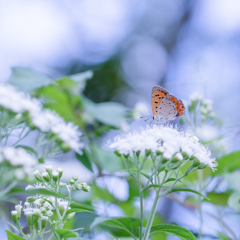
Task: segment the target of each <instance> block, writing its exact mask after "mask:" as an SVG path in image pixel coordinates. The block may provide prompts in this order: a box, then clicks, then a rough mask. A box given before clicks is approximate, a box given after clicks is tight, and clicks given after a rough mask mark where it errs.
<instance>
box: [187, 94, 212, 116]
mask: <svg viewBox="0 0 240 240" xmlns="http://www.w3.org/2000/svg"><path fill="white" fill-rule="evenodd" d="M189 99H190V101H191V103H190V105H191V104H192V103H193V102H197V101H199V102H200V106H201V107H200V110H201V113H202V114H203V115H211V117H214V113H213V112H212V105H213V101H212V100H210V99H207V98H204V96H203V95H202V94H200V93H198V92H193V93H192V94H191V95H190V97H189ZM203 118H204V117H203Z"/></svg>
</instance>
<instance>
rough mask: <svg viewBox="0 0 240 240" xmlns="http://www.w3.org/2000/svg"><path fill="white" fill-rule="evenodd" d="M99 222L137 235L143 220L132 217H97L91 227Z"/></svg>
mask: <svg viewBox="0 0 240 240" xmlns="http://www.w3.org/2000/svg"><path fill="white" fill-rule="evenodd" d="M99 224H101V225H104V226H105V227H106V226H109V227H114V228H119V229H122V230H124V231H125V232H127V233H129V234H130V235H131V236H136V235H138V230H139V227H140V225H141V220H139V219H137V218H132V217H116V218H96V219H95V220H94V222H93V223H92V225H91V228H93V227H95V226H97V225H99ZM110 230H111V228H110Z"/></svg>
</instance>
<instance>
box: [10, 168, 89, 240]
mask: <svg viewBox="0 0 240 240" xmlns="http://www.w3.org/2000/svg"><path fill="white" fill-rule="evenodd" d="M33 174H34V176H35V178H36V179H37V181H38V182H37V183H36V184H35V185H34V186H33V185H28V186H27V187H26V190H30V192H31V191H33V192H36V194H34V195H33V196H31V197H28V198H27V199H26V202H25V203H24V204H23V205H22V203H20V204H19V205H16V206H15V210H14V211H12V212H11V214H12V220H13V222H14V224H15V226H14V225H13V226H14V228H15V229H17V230H18V232H19V233H20V234H21V235H22V236H23V237H24V239H30V240H32V239H36V238H37V237H40V238H41V239H45V238H43V236H44V234H46V233H49V231H45V228H46V226H47V223H49V227H50V232H51V233H52V235H51V236H52V237H53V236H55V238H56V239H61V236H60V235H59V234H58V230H59V229H63V226H64V224H65V223H66V222H67V221H69V220H70V219H71V218H73V217H74V215H75V213H76V212H77V210H76V209H75V208H74V209H71V203H72V196H71V194H72V192H73V191H79V190H83V191H85V192H89V191H90V189H91V188H90V186H88V185H87V184H86V183H77V180H78V177H77V176H73V177H72V179H71V180H70V182H69V184H67V183H63V182H61V181H60V179H61V177H62V175H63V169H62V168H58V169H57V171H53V170H52V166H46V171H45V172H43V173H42V174H40V172H39V171H38V170H36V171H35V172H34V173H33ZM63 187H65V188H66V189H67V192H68V194H67V195H65V194H63V193H61V192H60V191H59V190H60V188H63ZM22 212H24V215H25V217H26V219H27V224H28V226H29V229H30V233H29V234H25V233H23V230H22V229H23V227H22V226H21V223H20V218H21V215H22ZM53 217H54V219H55V220H53ZM51 236H50V238H49V239H51Z"/></svg>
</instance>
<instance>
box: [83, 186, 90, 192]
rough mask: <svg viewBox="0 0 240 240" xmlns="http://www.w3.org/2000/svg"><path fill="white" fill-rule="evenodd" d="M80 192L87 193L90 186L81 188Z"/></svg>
mask: <svg viewBox="0 0 240 240" xmlns="http://www.w3.org/2000/svg"><path fill="white" fill-rule="evenodd" d="M82 190H83V191H84V192H89V191H90V190H91V187H90V186H87V187H83V188H82Z"/></svg>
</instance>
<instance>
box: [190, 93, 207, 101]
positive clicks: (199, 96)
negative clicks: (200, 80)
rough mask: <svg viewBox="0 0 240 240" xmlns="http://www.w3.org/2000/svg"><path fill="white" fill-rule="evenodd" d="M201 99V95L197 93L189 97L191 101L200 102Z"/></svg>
mask: <svg viewBox="0 0 240 240" xmlns="http://www.w3.org/2000/svg"><path fill="white" fill-rule="evenodd" d="M203 98H204V97H203V95H202V94H200V93H198V92H193V93H192V94H191V95H190V97H189V99H190V100H191V101H201V100H202V99H203Z"/></svg>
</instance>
